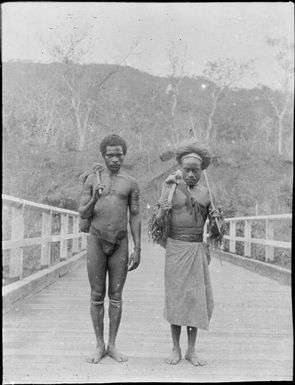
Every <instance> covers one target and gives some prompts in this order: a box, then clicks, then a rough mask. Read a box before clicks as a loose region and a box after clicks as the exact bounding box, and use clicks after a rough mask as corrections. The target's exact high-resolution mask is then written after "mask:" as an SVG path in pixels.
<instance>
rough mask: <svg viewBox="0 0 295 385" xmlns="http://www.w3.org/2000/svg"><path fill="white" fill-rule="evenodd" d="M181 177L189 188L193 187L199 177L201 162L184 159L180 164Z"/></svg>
mask: <svg viewBox="0 0 295 385" xmlns="http://www.w3.org/2000/svg"><path fill="white" fill-rule="evenodd" d="M181 169H182V170H181V171H182V177H183V180H184V181H185V183H186V184H187V185H188V186H189V187H192V186H195V185H196V184H197V183H198V181H199V179H200V177H201V172H202V170H201V161H200V160H199V159H196V158H194V157H186V158H184V159H182V162H181Z"/></svg>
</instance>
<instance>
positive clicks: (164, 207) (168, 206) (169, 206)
mask: <svg viewBox="0 0 295 385" xmlns="http://www.w3.org/2000/svg"><path fill="white" fill-rule="evenodd" d="M160 207H161V209H162V210H164V211H169V210H171V209H172V203H171V202H169V201H168V200H167V199H165V200H163V201H162V202H160Z"/></svg>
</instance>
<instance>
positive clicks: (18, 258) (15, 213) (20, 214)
mask: <svg viewBox="0 0 295 385" xmlns="http://www.w3.org/2000/svg"><path fill="white" fill-rule="evenodd" d="M23 238H24V207H23V206H21V207H12V226H11V239H12V240H22V239H23ZM22 275H23V249H21V248H17V249H13V250H11V252H10V264H9V278H11V279H13V280H14V279H18V278H19V279H22Z"/></svg>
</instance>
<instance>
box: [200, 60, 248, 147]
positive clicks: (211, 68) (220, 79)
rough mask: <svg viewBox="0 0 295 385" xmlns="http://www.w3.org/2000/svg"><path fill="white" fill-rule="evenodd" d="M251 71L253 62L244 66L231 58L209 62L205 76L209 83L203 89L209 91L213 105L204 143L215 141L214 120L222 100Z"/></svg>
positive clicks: (209, 114)
mask: <svg viewBox="0 0 295 385" xmlns="http://www.w3.org/2000/svg"><path fill="white" fill-rule="evenodd" d="M251 70H252V61H248V62H245V63H242V64H238V63H237V62H236V61H235V60H234V59H229V58H225V59H219V60H217V61H215V62H213V61H207V63H206V65H205V69H204V71H203V75H204V78H205V80H207V82H208V83H205V82H204V84H202V88H203V89H204V90H205V89H207V88H208V89H209V92H210V101H211V105H210V109H209V113H208V123H207V127H206V132H205V138H204V142H207V141H209V140H212V139H214V138H213V118H214V115H215V113H216V109H217V106H218V104H219V102H220V100H221V99H222V97H224V95H225V94H226V92H227V91H228V90H229V89H230V88H233V87H234V86H236V85H237V83H238V81H239V80H241V79H242V78H243V77H244V76H245V75H246V74H247V73H249V71H251ZM215 137H216V131H215Z"/></svg>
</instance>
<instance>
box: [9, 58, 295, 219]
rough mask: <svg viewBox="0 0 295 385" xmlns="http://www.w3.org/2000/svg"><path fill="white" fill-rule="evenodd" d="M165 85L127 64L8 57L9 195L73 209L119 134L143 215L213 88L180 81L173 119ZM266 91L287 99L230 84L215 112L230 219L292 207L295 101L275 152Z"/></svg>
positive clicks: (214, 177) (219, 193) (206, 109)
mask: <svg viewBox="0 0 295 385" xmlns="http://www.w3.org/2000/svg"><path fill="white" fill-rule="evenodd" d="M108 74H111V76H109V77H108V78H107V80H106V81H105V82H104V83H103V84H102V85H101V81H102V80H103V79H105V78H106V77H107V76H108ZM204 83H205V84H206V88H203V87H202V85H203V84H204ZM169 84H171V79H169V78H159V77H155V76H152V75H149V74H147V73H142V72H140V71H138V70H135V69H133V68H130V67H124V66H123V67H122V66H121V67H118V66H110V65H99V64H95V65H94V64H93V65H78V64H75V65H71V66H70V67H69V66H67V65H65V64H59V63H52V64H33V63H23V62H14V63H3V161H4V163H3V173H4V175H3V192H4V193H6V194H10V195H14V196H18V197H22V198H25V199H29V200H32V201H37V202H44V203H49V204H54V205H57V206H61V207H67V208H71V209H76V208H77V202H78V199H79V194H80V187H81V186H80V185H79V182H78V176H79V175H80V174H81V173H82V172H83V171H84V170H85V169H87V168H88V167H89V166H91V165H92V163H94V162H96V161H102V159H101V157H100V154H99V151H98V149H99V143H100V141H101V139H102V138H103V137H104V136H105V135H107V134H109V133H111V132H114V133H118V134H120V135H122V136H123V137H124V138H125V139H126V140H127V142H128V146H129V148H128V154H127V158H126V165H125V168H126V171H127V172H129V173H130V174H131V175H134V176H135V177H136V178H137V179H138V180H139V182H140V185H141V190H142V196H143V199H142V205H143V214H144V216H145V217H146V216H147V214H148V213H147V207H148V206H147V204H149V205H152V204H153V203H154V202H155V201H156V200H157V194H158V186H159V184H160V183H161V182H162V180H163V177H164V175H165V173H167V170H169V169H170V168H173V167H174V162H173V160H169V161H166V162H165V161H161V160H160V158H159V155H160V154H162V153H163V152H164V151H166V150H168V149H173V147H174V146H175V144H176V143H177V141H179V140H181V139H183V138H185V137H187V136H188V135H189V128H190V127H191V124H193V126H194V130H195V132H196V133H197V135H198V136H200V137H201V136H202V135H203V133H204V131H205V130H206V125H207V120H208V115H209V114H210V111H211V110H210V109H211V104H212V101H211V91H212V88H213V87H214V84H213V83H212V82H211V83H210V82H208V80H206V79H204V78H202V77H195V78H188V77H184V78H183V79H181V82H179V92H178V95H177V105H176V106H175V110H174V111H173V116H172V114H171V103H172V96H173V95H172V96H171V93H170V92H168V91H167V89H168V88H167V87H168V86H169ZM270 93H271V95H272V98H273V99H274V100H276V101H277V103H278V104H279V103H280V101H281V100H282V95H281V94H280V93H279V92H278V91H276V92H275V91H272V90H270V89H267V90H266V88H265V87H257V88H255V89H237V88H235V89H234V88H232V89H228V90H227V92H226V93H225V94H224V96H223V98H222V99H221V100H220V101H219V103H218V105H217V109H216V112H215V114H214V116H213V119H212V121H213V131H212V132H213V135H212V137H211V138H210V147H211V151H212V154H213V156H214V157H213V161H212V165H211V166H210V168H209V170H208V175H209V178H210V181H211V185H212V189H213V192H214V194H215V196H216V199H217V201H218V202H219V204H220V205H221V206H222V207H223V208H224V209H225V211H226V215H230V216H232V215H249V214H255V207H256V210H257V208H258V213H259V214H274V213H283V212H290V211H291V207H292V169H293V161H292V142H293V140H292V135H293V126H292V125H293V120H292V112H293V111H292V103H290V105H288V108H287V113H286V115H285V117H284V122H283V124H284V130H283V135H282V139H283V150H282V152H281V153H278V151H277V150H276V140H277V139H276V126H277V123H278V122H277V117H276V115H275V113H274V109H273V108H272V106H271V104H270V103H269V101H268V98H267V97H266V95H270ZM162 173H163V175H162ZM151 181H152V182H151ZM151 186H154V188H151Z"/></svg>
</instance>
